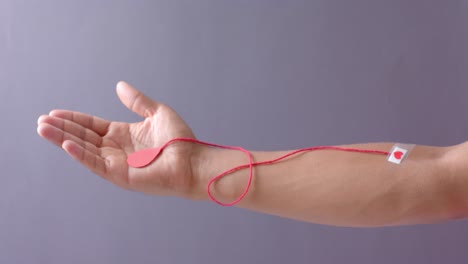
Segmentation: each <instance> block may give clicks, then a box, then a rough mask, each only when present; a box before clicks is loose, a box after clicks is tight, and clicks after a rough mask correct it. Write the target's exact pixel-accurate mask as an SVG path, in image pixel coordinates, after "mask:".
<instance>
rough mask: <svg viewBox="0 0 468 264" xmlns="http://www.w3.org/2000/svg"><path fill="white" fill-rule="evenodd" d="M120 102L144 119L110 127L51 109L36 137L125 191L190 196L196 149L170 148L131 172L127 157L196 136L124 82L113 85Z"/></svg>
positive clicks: (107, 123)
mask: <svg viewBox="0 0 468 264" xmlns="http://www.w3.org/2000/svg"><path fill="white" fill-rule="evenodd" d="M117 95H118V97H119V98H120V100H121V101H122V103H123V104H124V105H125V106H126V107H127V108H129V109H130V110H132V111H133V112H135V113H137V114H138V115H140V116H141V117H143V118H144V120H143V121H141V122H138V123H123V122H112V121H108V120H104V119H102V118H99V117H96V116H91V115H88V114H84V113H80V112H74V111H69V110H53V111H51V112H50V113H49V114H48V115H42V116H40V117H39V120H38V128H37V132H38V134H39V135H40V136H42V137H43V138H45V139H46V140H48V141H50V142H52V143H54V144H55V145H57V146H59V147H61V148H62V149H63V150H64V151H65V152H67V153H68V154H69V155H70V156H71V157H73V158H74V159H76V160H77V161H79V162H80V163H81V164H82V165H84V166H85V167H87V168H88V169H90V170H91V171H92V172H94V173H95V174H97V175H99V176H101V177H102V178H104V179H106V180H108V181H110V182H112V183H114V184H116V185H117V186H119V187H122V188H124V189H127V190H133V191H139V192H143V193H147V194H154V195H175V196H183V197H191V196H193V195H194V192H195V190H196V189H197V187H198V186H197V181H196V179H195V177H194V173H193V171H194V160H195V159H194V157H195V156H196V153H197V151H198V146H197V145H195V144H190V143H185V142H179V143H175V144H171V145H170V146H168V147H167V149H165V151H164V155H162V156H161V157H160V158H158V161H157V162H154V163H152V164H150V165H149V166H147V167H145V168H132V167H129V166H128V164H127V156H128V155H129V154H131V153H133V152H135V151H138V150H141V149H146V148H152V147H155V146H160V145H163V144H164V143H166V142H167V141H169V140H170V139H173V138H178V137H183V138H192V139H194V138H195V136H194V134H193V132H192V131H191V129H190V128H189V127H188V125H187V124H186V123H185V122H184V120H182V118H181V117H180V116H179V115H178V114H177V113H176V112H175V111H174V110H172V109H171V108H170V107H169V106H167V105H164V104H161V103H158V102H155V101H153V100H151V99H150V98H148V97H147V96H145V95H144V94H143V93H141V92H139V91H137V90H136V89H134V88H133V87H131V86H130V85H129V84H127V83H125V82H119V83H118V84H117Z"/></svg>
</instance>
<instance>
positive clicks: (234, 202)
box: [161, 138, 389, 206]
mask: <svg viewBox="0 0 468 264" xmlns="http://www.w3.org/2000/svg"><path fill="white" fill-rule="evenodd" d="M175 141H185V142H193V143H198V144H202V145H207V146H211V147H218V148H223V149H231V150H238V151H242V152H244V153H245V154H246V155H247V156H248V158H249V163H248V164H244V165H240V166H237V167H234V168H232V169H230V170H227V171H225V172H223V173H221V174H219V175H217V176H215V177H214V178H212V179H211V180H210V181H209V182H208V185H207V192H208V196H209V197H210V199H211V200H213V202H215V203H217V204H219V205H221V206H233V205H235V204H237V203H238V202H240V201H241V200H242V199H243V198H244V196H245V195H247V192H248V191H249V189H250V186H251V184H252V179H253V167H254V166H259V165H271V164H274V163H276V162H279V161H281V160H283V159H285V158H287V157H290V156H292V155H295V154H298V153H301V152H305V151H314V150H323V149H333V150H340V151H348V152H359V153H373V154H381V155H388V154H389V152H388V151H380V150H367V149H356V148H345V147H336V146H317V147H309V148H303V149H298V150H295V151H292V152H289V153H287V154H285V155H283V156H280V157H278V158H276V159H272V160H267V161H261V162H253V158H252V153H250V152H249V151H248V150H246V149H244V148H241V147H232V146H222V145H218V144H213V143H208V142H203V141H200V140H196V139H192V138H175V139H172V140H170V141H168V142H167V143H166V144H164V145H163V146H162V147H161V152H162V150H163V149H164V148H165V147H167V146H168V145H169V144H171V143H173V142H175ZM245 168H249V179H248V181H247V186H246V188H245V190H244V192H243V193H242V194H241V195H240V196H239V197H238V198H237V199H236V200H234V201H233V202H230V203H222V202H220V201H218V200H217V199H216V198H215V197H214V196H213V195H212V194H211V188H210V187H211V185H212V184H213V183H214V182H215V181H216V180H218V179H219V178H221V177H223V176H225V175H227V174H230V173H233V172H235V171H238V170H241V169H245Z"/></svg>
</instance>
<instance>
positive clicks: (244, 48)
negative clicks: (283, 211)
mask: <svg viewBox="0 0 468 264" xmlns="http://www.w3.org/2000/svg"><path fill="white" fill-rule="evenodd" d="M467 47H468V2H467V1H438V0H437V1H436V0H432V1H428V0H419V1H407V0H391V1H390V0H389V1H376V0H355V1H331V0H318V1H266V0H265V1H170V0H167V1H130V0H128V1H58V0H56V1H50V0H48V1H16V0H15V1H13V0H10V1H8V0H0V92H1V93H0V95H1V99H2V101H1V104H0V110H1V112H2V115H1V117H0V121H1V122H0V125H1V135H2V136H1V137H0V145H1V150H0V155H1V156H0V157H1V160H0V165H1V167H2V170H1V173H0V177H1V181H0V263H289V262H291V263H361V264H362V263H425V264H427V263H466V262H467V261H468V251H467V250H466V248H467V243H468V222H467V221H463V220H459V221H454V222H449V223H445V224H438V225H424V226H406V227H395V228H376V229H353V228H335V227H329V226H322V225H315V224H305V223H300V222H295V221H291V220H287V219H282V218H277V217H272V216H269V215H260V214H256V213H253V212H249V211H244V210H241V209H237V208H220V207H218V206H217V205H214V204H212V203H209V202H191V201H186V200H181V199H177V198H161V197H149V196H145V195H141V194H137V193H130V192H126V191H123V190H120V189H117V188H116V187H114V186H113V185H111V184H108V183H106V182H104V181H103V180H101V179H100V178H98V177H96V176H95V175H92V174H91V173H90V172H88V171H87V170H86V169H84V168H82V167H81V166H80V165H79V164H77V163H75V162H74V161H73V160H72V159H71V158H69V157H68V156H66V155H64V153H63V152H62V151H61V150H60V149H58V148H56V147H55V146H52V145H51V144H49V143H48V142H46V141H44V140H42V139H41V138H40V137H39V136H37V134H36V120H37V117H38V116H39V115H40V114H43V113H47V112H48V111H49V110H51V109H53V108H67V109H73V110H78V111H84V112H88V113H92V114H96V115H99V116H102V117H104V118H108V119H112V120H120V121H136V120H138V118H137V117H136V115H134V114H133V113H131V112H129V111H127V110H126V109H125V107H123V106H122V105H121V104H120V102H119V101H118V99H117V97H116V96H115V90H114V89H115V84H116V82H117V81H118V80H126V81H128V82H130V83H132V84H133V85H134V86H136V87H137V88H139V89H141V90H142V91H144V92H145V93H147V94H148V95H149V96H151V97H152V98H154V99H157V100H159V101H162V102H164V103H167V104H169V105H171V106H172V107H174V108H175V109H176V110H177V111H178V112H179V113H180V114H181V115H182V116H183V117H184V118H185V119H186V120H187V122H188V123H189V124H190V125H191V126H192V127H193V129H194V131H195V132H196V134H197V136H198V137H199V138H200V139H202V140H207V141H211V142H216V143H220V144H230V145H243V146H245V147H247V148H250V149H263V150H277V149H290V148H298V147H305V146H313V145H319V144H320V145H323V144H345V143H355V142H370V141H390V140H392V141H400V142H403V141H406V142H413V143H417V144H429V145H448V144H456V143H460V142H463V141H465V140H467V135H468V133H467V132H468V115H467V110H468V106H467V104H466V98H467V96H468V89H467V85H468V74H467V73H468V72H467V71H468V48H467Z"/></svg>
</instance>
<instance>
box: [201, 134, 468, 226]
mask: <svg viewBox="0 0 468 264" xmlns="http://www.w3.org/2000/svg"><path fill="white" fill-rule="evenodd" d="M393 145H394V143H368V144H355V145H346V146H344V147H352V148H360V149H375V150H383V151H390V149H391V147H392V146H393ZM466 147H467V146H466V144H464V145H459V146H453V147H431V146H421V145H417V146H415V147H414V148H413V150H412V151H411V152H410V153H409V156H408V157H407V158H406V159H405V160H404V161H403V162H402V163H401V164H400V165H396V164H393V163H390V162H388V161H387V160H386V156H385V155H376V154H367V153H366V154H364V153H354V152H341V151H335V150H317V151H311V152H306V153H303V154H299V155H297V156H293V157H290V158H288V159H286V160H284V161H281V162H280V163H276V164H273V165H265V166H258V167H256V168H255V169H254V180H253V183H252V186H251V189H250V191H249V193H248V194H247V196H246V197H244V199H243V200H242V201H241V202H240V203H238V204H237V206H239V207H241V208H246V209H249V210H253V211H257V212H262V213H267V214H272V215H276V216H280V217H285V218H291V219H297V220H300V221H306V222H312V223H319V224H326V225H335V226H353V227H376V226H392V225H407V224H424V223H435V222H440V221H444V220H449V219H454V218H461V217H465V216H466V212H467V210H466V203H467V202H468V201H467V199H466V194H464V193H466V191H463V189H462V188H461V186H463V185H464V186H465V187H467V188H468V184H466V181H467V180H466V179H465V178H466V175H462V174H461V173H458V172H455V171H454V170H452V169H450V166H451V165H452V164H455V165H457V166H458V164H459V163H460V162H458V163H457V162H453V161H454V158H453V157H455V158H456V157H458V156H459V155H460V149H462V150H463V151H464V152H466ZM285 153H286V152H283V151H279V152H258V151H254V152H252V154H253V157H254V160H255V161H263V160H269V159H272V158H275V157H279V156H281V155H283V154H285ZM246 161H247V157H246V156H245V154H243V153H238V152H235V151H231V150H219V149H213V148H208V147H206V148H202V150H201V152H200V155H199V158H198V160H197V164H198V166H196V168H197V172H196V173H195V176H196V178H198V179H200V182H199V183H200V186H199V188H198V189H199V193H198V195H197V197H196V198H195V199H202V200H204V199H208V196H207V195H206V185H207V183H208V181H209V180H210V179H211V178H212V177H214V176H215V175H217V174H219V173H221V172H223V171H225V170H227V169H230V168H232V167H235V166H238V165H239V164H245V163H247V162H246ZM451 162H452V163H451ZM458 167H460V166H458ZM466 171H467V170H466V169H465V170H464V171H463V172H464V174H466ZM462 176H465V177H462ZM247 177H248V170H247V169H245V170H241V171H238V172H235V173H233V174H231V175H227V176H225V177H223V178H222V179H219V180H218V181H217V183H215V184H213V185H212V190H213V191H212V193H213V195H214V197H216V199H218V200H220V201H222V202H230V201H233V200H235V199H236V198H237V197H238V196H239V195H240V194H241V193H242V191H243V190H244V189H245V186H246V184H247ZM463 194H464V195H465V197H463Z"/></svg>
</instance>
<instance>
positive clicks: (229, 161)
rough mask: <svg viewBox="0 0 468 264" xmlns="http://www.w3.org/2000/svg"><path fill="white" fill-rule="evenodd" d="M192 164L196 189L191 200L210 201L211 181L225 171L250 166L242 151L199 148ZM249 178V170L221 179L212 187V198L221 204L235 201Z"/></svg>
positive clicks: (207, 147)
mask: <svg viewBox="0 0 468 264" xmlns="http://www.w3.org/2000/svg"><path fill="white" fill-rule="evenodd" d="M191 162H192V174H193V182H194V187H193V191H192V193H191V195H190V199H193V200H210V197H209V196H208V192H207V187H208V183H209V182H210V180H211V179H213V178H214V177H215V176H217V175H219V174H221V173H222V172H224V171H227V170H229V169H232V168H234V167H236V166H239V165H243V164H248V158H247V156H246V154H245V153H243V152H241V151H236V150H227V149H218V148H213V147H209V146H198V147H197V150H196V151H194V155H193V156H192V160H191ZM247 177H248V169H243V170H239V171H236V172H234V173H232V174H228V175H225V176H224V177H221V178H220V179H218V180H216V182H214V183H213V184H212V185H211V187H210V190H211V194H212V196H214V197H215V198H216V199H217V200H219V201H221V202H230V201H233V200H235V199H236V198H237V197H239V195H240V194H241V193H242V191H243V188H245V186H244V185H245V184H246V183H247ZM242 183H244V185H242Z"/></svg>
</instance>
